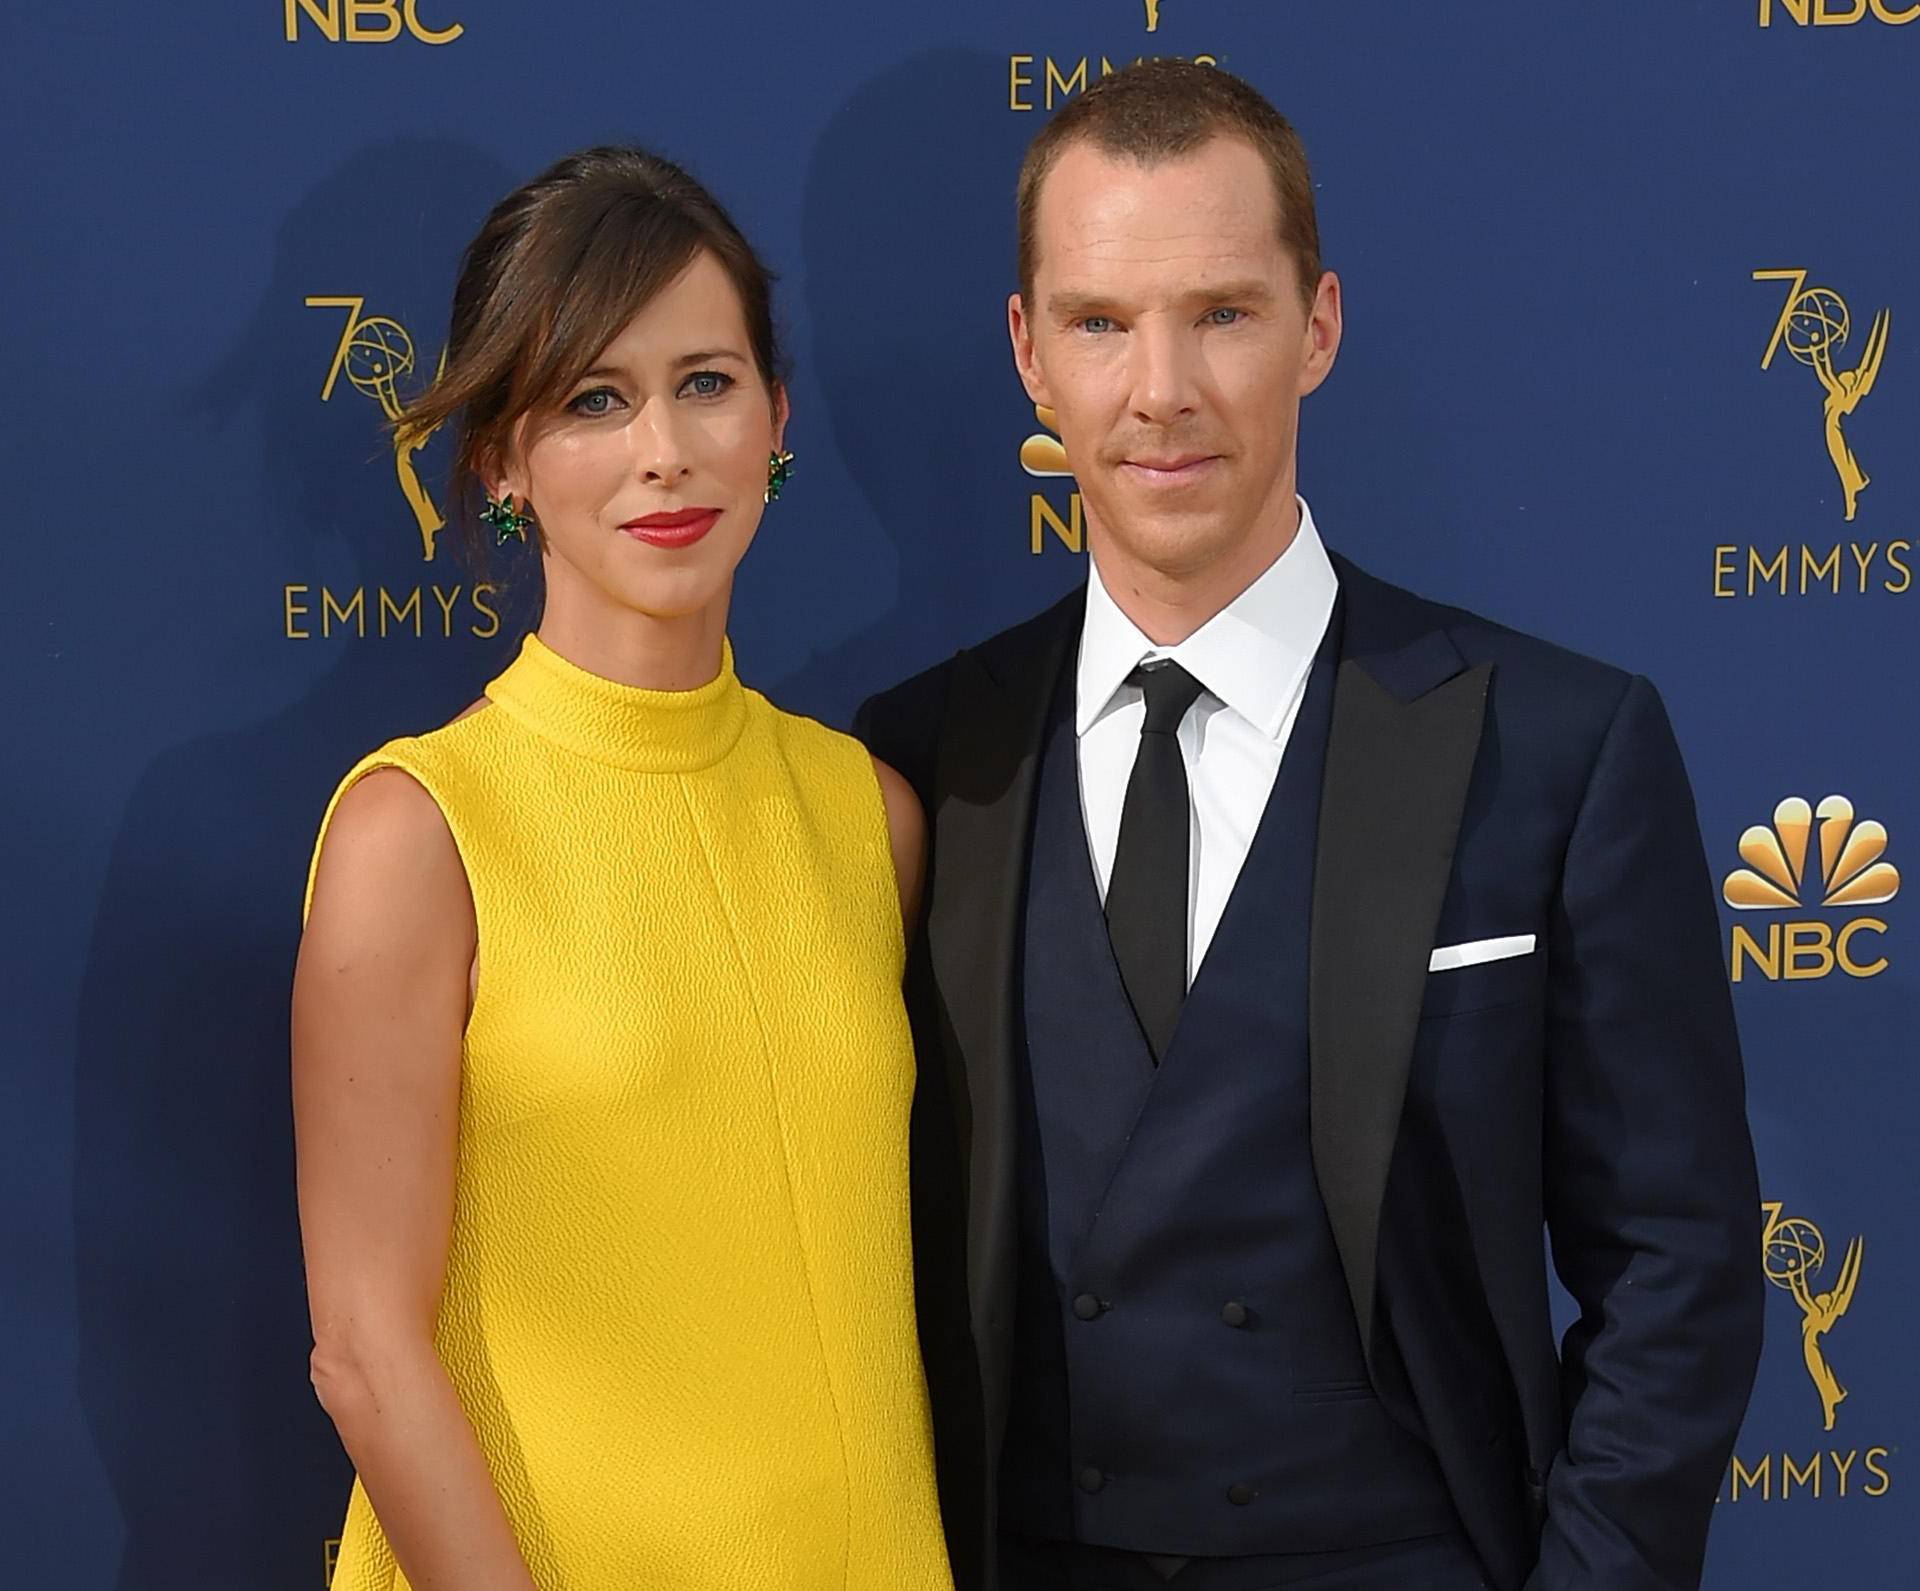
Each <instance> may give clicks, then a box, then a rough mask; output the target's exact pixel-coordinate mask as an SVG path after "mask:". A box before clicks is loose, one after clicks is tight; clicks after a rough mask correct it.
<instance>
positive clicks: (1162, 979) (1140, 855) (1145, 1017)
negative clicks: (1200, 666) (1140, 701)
mask: <svg viewBox="0 0 1920 1591" xmlns="http://www.w3.org/2000/svg"><path fill="white" fill-rule="evenodd" d="M1127 683H1128V684H1130V685H1137V686H1139V687H1140V689H1141V690H1142V691H1143V692H1144V693H1145V694H1146V698H1147V715H1146V718H1145V720H1144V721H1143V722H1142V723H1141V725H1140V749H1139V750H1138V751H1137V752H1135V753H1134V758H1133V773H1132V775H1131V777H1129V778H1128V780H1127V798H1126V803H1125V805H1124V806H1122V808H1121V809H1120V841H1119V845H1118V848H1117V849H1116V850H1115V851H1114V853H1113V876H1112V877H1111V879H1110V880H1109V881H1108V883H1107V937H1108V939H1109V940H1110V941H1111V942H1112V944H1113V959H1114V960H1115V961H1116V962H1118V963H1119V966H1120V981H1121V982H1122V983H1123V984H1125V985H1126V989H1127V998H1128V1000H1129V1001H1131V1002H1132V1004H1133V1014H1134V1015H1135V1016H1136V1017H1138V1018H1139V1019H1140V1027H1141V1030H1142V1031H1143V1032H1144V1033H1145V1034H1146V1035H1147V1047H1148V1048H1149V1049H1151V1050H1152V1051H1153V1058H1154V1061H1155V1063H1156V1064H1157V1063H1158V1062H1159V1061H1160V1059H1161V1057H1163V1056H1164V1055H1165V1054H1166V1053H1167V1046H1168V1045H1169V1044H1171V1043H1172V1042H1173V1030H1174V1027H1175V1025H1176V1024H1177V1023H1178V1022H1179V1020H1180V1007H1181V1006H1182V1005H1183V1004H1185V1002H1186V998H1187V867H1188V863H1189V860H1190V855H1189V853H1190V849H1191V843H1190V842H1191V833H1192V826H1193V817H1192V810H1193V809H1192V803H1191V801H1190V800H1189V798H1188V792H1187V764H1186V760H1185V759H1184V758H1183V757H1182V756H1181V755H1180V741H1179V738H1178V737H1179V731H1180V721H1181V720H1182V719H1183V718H1185V717H1186V716H1187V709H1188V708H1190V707H1192V706H1193V704H1194V702H1195V700H1196V699H1197V698H1198V697H1199V695H1200V691H1201V685H1200V682H1199V681H1198V680H1197V679H1195V678H1194V677H1193V676H1192V675H1191V674H1189V673H1188V672H1187V671H1186V670H1185V669H1183V668H1182V667H1181V666H1180V665H1179V664H1178V663H1175V662H1172V661H1170V660H1167V661H1161V662H1156V663H1143V664H1141V665H1140V667H1138V668H1137V669H1135V670H1134V671H1133V672H1132V673H1131V674H1130V675H1128V676H1127Z"/></svg>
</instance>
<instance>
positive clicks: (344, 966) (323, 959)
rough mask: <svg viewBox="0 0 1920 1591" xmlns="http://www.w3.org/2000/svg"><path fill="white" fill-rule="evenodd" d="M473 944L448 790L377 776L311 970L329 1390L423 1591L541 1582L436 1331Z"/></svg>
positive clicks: (361, 794)
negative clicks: (445, 807) (441, 794)
mask: <svg viewBox="0 0 1920 1591" xmlns="http://www.w3.org/2000/svg"><path fill="white" fill-rule="evenodd" d="M475 938H476V929H475V924H474V913H473V901H472V896H471V894H470V892H469V890H468V886H467V879H466V874H465V871H464V869H463V868H462V866H461V863H460V857H459V853H458V851H457V850H456V849H455V847H454V843H453V837H452V835H451V834H449V833H448V831H447V826H446V822H445V820H444V818H442V816H441V815H440V811H439V808H438V807H437V806H436V805H435V804H434V801H433V799H432V797H430V796H429V795H428V794H427V793H426V791H425V790H423V789H422V788H421V787H420V786H419V785H418V784H417V783H415V782H414V781H413V779H411V778H410V777H408V775H406V774H405V773H403V772H401V771H399V770H398V769H380V770H377V771H375V772H373V773H371V774H369V775H367V777H366V778H364V779H363V780H361V781H360V783H358V784H356V785H355V786H354V787H353V788H352V789H351V790H349V791H348V792H347V794H346V795H345V796H344V797H342V798H341V801H340V803H339V805H338V807H337V808H336V809H335V812H334V816H333V822H332V824H331V826H330V828H329V831H328V834H327V839H326V843H325V845H324V846H323V848H322V851H321V857H320V865H319V871H318V875H317V878H316V880H315V887H314V896H313V905H312V910H311V912H310V913H309V916H308V920H307V928H306V934H305V937H304V938H303V939H302V941H301V945H300V960H299V966H298V969H297V970H296V972H295V974H294V991H293V1103H294V1128H295V1137H296V1142H297V1146H298V1152H299V1192H300V1230H301V1236H302V1241H303V1243H304V1246H305V1250H306V1264H307V1299H308V1307H309V1310H310V1312H311V1314H312V1318H313V1340H314V1349H313V1385H314V1390H315V1392H316V1393H317V1394H318V1395H319V1398H320V1402H321V1404H322V1406H323V1407H324V1408H325V1409H326V1411H327V1413H328V1414H329V1415H330V1416H331V1417H332V1419H333V1423H334V1427H335V1429H336V1430H338V1431H339V1433H340V1439H341V1441H342V1442H343V1443H344V1444H345V1445H346V1449H347V1452H348V1454H349V1455H350V1456H351V1457H352V1459H353V1462H354V1466H355V1468H356V1469H357V1470H358V1472H359V1475H360V1480H361V1484H362V1485H364V1486H365V1488H366V1491H367V1495H368V1497H369V1499H370V1500H371V1501H372V1503H373V1507H374V1511H375V1513H376V1514H378V1516H379V1519H380V1525H381V1528H382V1529H383V1530H384V1531H385V1533H386V1536H387V1540H388V1541H389V1543H390V1544H391V1545H392V1547H393V1551H394V1555H395V1557H397V1558H398V1559H399V1562H400V1567H401V1569H402V1570H403V1571H404V1572H405V1573H406V1576H407V1579H408V1580H409V1581H410V1582H411V1583H412V1584H413V1585H414V1586H415V1587H416V1588H418V1591H453V1588H458V1591H534V1583H533V1577H532V1576H531V1575H530V1574H529V1573H528V1571H527V1566H526V1563H525V1561H524V1559H523V1558H522V1557H521V1554H520V1550H519V1548H518V1546H517V1545H516V1544H515V1541H514V1537H513V1531H512V1528H511V1527H510V1525H509V1524H508V1522H507V1516H506V1512H505V1510H504V1509H503V1508H502V1507H501V1504H500V1498H499V1494H498V1492H497V1491H496V1490H495V1489H494V1485H493V1481H492V1478H491V1476H490V1475H489V1474H488V1471H487V1467H486V1462H485V1460H484V1459H483V1458H482V1456H481V1452H480V1445H479V1442H478V1441H477V1440H476V1438H475V1436H474V1432H473V1427H472V1426H471V1425H470V1424H469V1423H468V1420H467V1417H466V1414H465V1412H464V1411H463V1410H462V1408H461V1406H460V1403H459V1400H458V1398H457V1397H456V1396H455V1394H454V1389H453V1384H452V1382H451V1381H450V1380H449V1379H448V1377H447V1372H446V1369H445V1367H444V1366H443V1365H442V1363H441V1361H440V1357H439V1355H438V1354H437V1353H436V1352H435V1350H434V1345H433V1327H434V1318H435V1314H436V1312H437V1310H438V1307H439V1302H440V1293H441V1288H442V1286H443V1284H444V1281H445V1275H446V1263H447V1243H448V1235H449V1231H450V1228H451V1223H452V1215H453V1181H454V1156H455V1141H456V1130H457V1125H458V1114H459V1097H460V1042H461V1033H462V1030H463V1029H464V1027H465V1025H466V1017H467V1006H468V978H469V969H470V968H471V966H472V963H473V957H474V946H475Z"/></svg>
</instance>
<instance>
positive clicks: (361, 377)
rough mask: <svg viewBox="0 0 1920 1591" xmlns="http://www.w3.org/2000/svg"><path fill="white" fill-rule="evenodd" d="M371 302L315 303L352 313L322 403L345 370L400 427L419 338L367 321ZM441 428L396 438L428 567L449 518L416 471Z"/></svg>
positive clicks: (373, 318) (404, 491)
mask: <svg viewBox="0 0 1920 1591" xmlns="http://www.w3.org/2000/svg"><path fill="white" fill-rule="evenodd" d="M366 303H367V301H366V299H365V298H309V299H308V300H307V307H308V308H309V309H344V310H345V311H346V312H347V324H346V327H345V329H344V330H343V331H342V332H341V333H340V343H339V346H338V347H336V348H335V349H334V351H333V365H332V367H331V368H330V369H329V370H328V371H327V380H326V385H325V386H323V387H322V388H321V389H320V401H321V402H322V403H325V402H327V401H328V400H329V399H330V398H331V397H332V396H333V387H334V383H335V382H336V381H337V380H339V378H340V372H341V371H342V370H345V371H346V373H347V380H348V381H349V382H351V383H352V384H353V387H354V390H355V391H358V392H363V393H365V394H366V395H367V396H368V397H369V398H371V399H373V400H374V402H376V403H377V404H379V405H380V412H381V413H382V414H384V415H385V416H386V417H387V419H388V421H389V422H390V423H391V422H398V420H399V419H400V414H401V409H402V405H401V402H400V389H399V381H400V378H401V377H403V376H408V375H411V374H412V373H413V364H414V359H413V339H412V338H411V337H409V336H408V335H407V328H406V327H404V326H402V325H401V324H400V322H399V321H397V320H390V319H388V318H387V317H386V316H385V315H367V316H362V314H361V311H362V310H363V309H365V308H366ZM446 362H447V356H446V355H445V353H442V354H441V356H440V366H441V369H443V370H444V369H445V368H446ZM437 430H439V427H438V426H430V427H428V429H426V430H425V431H422V432H419V433H417V434H415V433H412V432H402V431H395V432H394V434H393V470H394V474H395V475H396V476H397V477H398V478H399V481H400V493H401V495H402V496H403V497H405V498H406V500H407V506H408V507H409V508H411V509H412V510H413V517H414V518H415V520H417V521H418V522H419V526H420V552H421V557H422V558H423V559H424V560H425V561H426V562H428V563H431V562H432V561H433V544H434V538H435V537H436V536H438V535H439V533H440V530H441V528H442V527H443V526H444V525H445V524H446V519H445V518H444V517H443V516H442V515H441V513H440V510H439V509H437V508H436V507H434V504H433V499H432V498H431V497H430V496H429V495H428V494H427V489H426V487H424V486H422V485H421V484H420V476H419V472H418V471H416V470H415V469H414V465H413V460H414V455H415V454H417V453H418V452H419V451H420V450H421V449H422V448H423V447H425V446H426V445H427V443H428V442H429V441H430V440H432V437H433V433H434V432H435V431H437Z"/></svg>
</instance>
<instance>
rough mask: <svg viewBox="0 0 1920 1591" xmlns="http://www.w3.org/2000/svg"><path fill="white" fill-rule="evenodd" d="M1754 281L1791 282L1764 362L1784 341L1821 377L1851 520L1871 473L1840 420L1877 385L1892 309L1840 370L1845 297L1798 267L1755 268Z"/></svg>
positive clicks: (1847, 325) (1847, 326)
mask: <svg viewBox="0 0 1920 1591" xmlns="http://www.w3.org/2000/svg"><path fill="white" fill-rule="evenodd" d="M1753 279H1754V280H1755V281H1756V282H1771V281H1783V282H1791V283H1792V284H1793V285H1792V286H1791V287H1790V288H1788V290H1787V304H1786V308H1784V309H1783V310H1781V311H1780V318H1779V319H1778V320H1777V321H1775V322H1774V326H1773V338H1772V340H1771V341H1770V342H1769V343H1768V344H1767V352H1766V356H1765V357H1764V358H1763V359H1762V360H1761V361H1760V368H1761V369H1762V370H1765V369H1767V368H1768V366H1770V365H1771V364H1772V363H1773V356H1774V355H1775V354H1776V353H1777V352H1779V349H1780V344H1781V343H1782V342H1784V343H1785V344H1786V345H1787V352H1788V353H1790V354H1792V355H1793V357H1794V358H1795V359H1797V360H1799V361H1800V363H1801V364H1803V365H1806V366H1807V367H1808V368H1809V369H1811V370H1812V371H1813V373H1814V374H1815V375H1816V376H1818V377H1819V378H1820V385H1821V386H1822V387H1824V388H1826V392H1827V397H1826V403H1825V405H1824V412H1825V415H1826V438H1827V456H1828V457H1829V458H1830V459H1832V460H1833V468H1834V471H1835V473H1836V474H1838V475H1839V477H1840V486H1841V489H1842V490H1843V491H1844V492H1845V493H1846V497H1847V518H1848V519H1852V518H1853V516H1854V512H1855V510H1856V509H1857V508H1858V506H1859V500H1860V494H1861V493H1862V492H1863V491H1865V490H1866V488H1867V482H1868V481H1869V479H1871V477H1869V476H1868V474H1867V472H1866V471H1865V470H1863V469H1862V468H1861V467H1860V460H1859V459H1857V458H1856V457H1854V452H1853V449H1852V448H1851V447H1849V446H1848V445H1847V439H1846V437H1845V436H1844V435H1843V434H1842V432H1841V429H1840V422H1841V421H1843V420H1844V419H1846V417H1847V416H1848V415H1850V414H1852V413H1853V411H1854V410H1855V409H1857V408H1859V407H1860V402H1861V400H1862V399H1863V398H1865V397H1866V395H1867V394H1868V393H1869V392H1871V391H1873V384H1874V382H1875V380H1876V379H1878V377H1879V375H1880V362H1881V361H1882V360H1883V359H1884V358H1885V357H1886V353H1887V328H1888V326H1889V325H1890V324H1891V323H1892V320H1893V311H1892V310H1891V309H1883V310H1881V311H1880V313H1879V314H1878V315H1876V316H1874V317H1873V326H1872V328H1871V329H1870V330H1869V331H1868V333H1867V341H1866V346H1865V347H1864V348H1863V349H1861V351H1860V360H1859V363H1857V364H1856V365H1855V366H1854V367H1853V368H1852V369H1851V370H1836V369H1834V366H1833V352H1834V350H1835V349H1836V348H1843V347H1845V346H1846V343H1847V339H1848V338H1849V337H1850V336H1852V334H1853V317H1852V315H1851V314H1849V313H1848V310H1847V301H1846V300H1845V299H1844V298H1842V297H1841V296H1840V295H1839V294H1838V293H1836V292H1835V291H1834V290H1833V289H1832V288H1831V287H1808V286H1807V285H1806V282H1807V273H1806V272H1805V271H1801V270H1794V271H1755V272H1754V273H1753Z"/></svg>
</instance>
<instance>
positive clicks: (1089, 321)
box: [1080, 315, 1113, 336]
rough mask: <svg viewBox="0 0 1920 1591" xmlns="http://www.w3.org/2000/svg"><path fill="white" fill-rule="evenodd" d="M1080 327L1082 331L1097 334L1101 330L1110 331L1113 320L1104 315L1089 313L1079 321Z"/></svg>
mask: <svg viewBox="0 0 1920 1591" xmlns="http://www.w3.org/2000/svg"><path fill="white" fill-rule="evenodd" d="M1080 329H1081V330H1082V331H1090V332H1093V333H1094V334H1095V335H1096V336H1097V335H1098V334H1099V333H1101V332H1103V331H1112V330H1113V322H1112V321H1111V320H1109V319H1108V318H1107V317H1106V316H1105V315H1089V316H1088V317H1087V318H1086V319H1085V320H1083V321H1081V322H1080Z"/></svg>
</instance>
